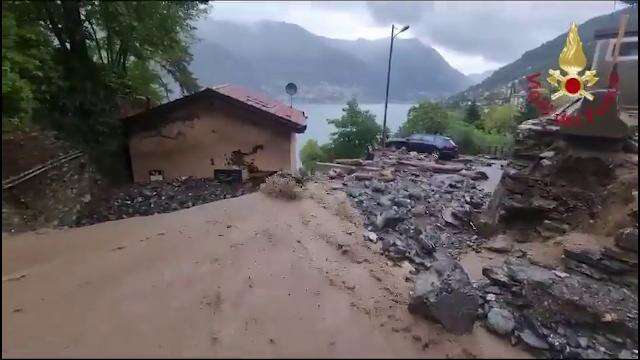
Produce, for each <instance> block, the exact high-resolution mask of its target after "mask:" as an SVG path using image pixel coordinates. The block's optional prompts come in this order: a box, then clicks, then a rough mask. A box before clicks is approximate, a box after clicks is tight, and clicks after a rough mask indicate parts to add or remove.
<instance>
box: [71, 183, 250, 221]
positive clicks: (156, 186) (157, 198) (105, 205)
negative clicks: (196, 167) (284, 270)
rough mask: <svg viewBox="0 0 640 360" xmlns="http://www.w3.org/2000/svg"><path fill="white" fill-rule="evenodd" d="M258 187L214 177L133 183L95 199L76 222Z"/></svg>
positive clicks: (182, 205)
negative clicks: (231, 182)
mask: <svg viewBox="0 0 640 360" xmlns="http://www.w3.org/2000/svg"><path fill="white" fill-rule="evenodd" d="M253 190H255V189H253V188H252V187H250V185H249V184H247V185H231V184H225V183H221V182H218V181H216V180H214V179H212V178H202V179H198V178H192V177H187V178H179V179H175V180H169V181H153V182H150V183H147V184H132V185H129V186H127V187H125V188H121V189H118V190H114V191H112V192H110V193H108V194H107V195H106V196H104V197H103V198H100V199H93V200H92V201H90V202H89V203H88V204H87V207H86V208H85V211H84V213H83V214H81V215H80V216H79V217H78V218H77V219H76V223H75V224H76V226H84V225H90V224H95V223H99V222H103V221H109V220H117V219H124V218H129V217H133V216H146V215H153V214H159V213H165V212H171V211H176V210H180V209H186V208H190V207H193V206H196V205H202V204H205V203H208V202H212V201H216V200H221V199H227V198H232V197H236V196H240V195H243V194H246V193H248V192H251V191H253Z"/></svg>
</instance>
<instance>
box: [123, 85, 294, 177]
mask: <svg viewBox="0 0 640 360" xmlns="http://www.w3.org/2000/svg"><path fill="white" fill-rule="evenodd" d="M122 121H123V122H124V123H125V124H126V127H127V129H128V133H129V154H130V157H131V168H132V174H133V180H134V181H135V182H147V181H152V180H159V179H173V178H177V177H183V176H193V177H212V176H214V173H215V171H216V170H232V169H237V170H243V171H245V172H246V173H249V174H251V173H261V172H271V171H279V170H292V169H295V166H296V134H298V133H302V132H304V131H305V129H306V115H305V114H304V113H303V112H302V111H299V110H297V109H294V108H291V107H289V106H287V105H285V104H283V103H281V102H278V101H275V100H272V99H269V98H267V97H266V96H264V95H263V94H260V93H257V92H254V91H251V90H248V89H245V88H242V87H239V86H235V85H224V86H219V87H216V88H206V89H204V90H202V91H200V92H198V93H196V94H193V95H189V96H186V97H183V98H181V99H178V100H174V101H172V102H169V103H166V104H163V105H160V106H157V107H155V108H152V109H149V110H146V111H143V112H140V113H138V114H135V115H132V116H129V117H126V118H123V119H122Z"/></svg>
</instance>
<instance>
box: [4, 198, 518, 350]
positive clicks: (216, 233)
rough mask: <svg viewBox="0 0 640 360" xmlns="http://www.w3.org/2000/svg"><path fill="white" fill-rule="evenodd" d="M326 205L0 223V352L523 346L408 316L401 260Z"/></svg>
mask: <svg viewBox="0 0 640 360" xmlns="http://www.w3.org/2000/svg"><path fill="white" fill-rule="evenodd" d="M319 193H321V192H319ZM316 195H317V194H316ZM317 197H318V196H316V198H317ZM335 204H336V202H335V200H334V199H328V200H326V201H323V203H322V204H319V203H318V201H317V200H313V199H304V200H299V201H293V202H287V201H282V200H275V199H271V198H268V197H266V196H265V195H263V194H260V193H254V194H251V195H246V196H242V197H239V198H234V199H228V200H223V201H219V202H215V203H210V204H205V205H201V206H197V207H194V208H190V209H187V210H182V211H178V212H174V213H167V214H159V215H153V216H149V217H137V218H130V219H126V220H119V221H112V222H107V223H101V224H97V225H93V226H88V227H83V228H73V229H65V230H42V231H38V232H30V233H24V234H20V235H8V234H3V239H2V275H3V281H2V317H3V321H2V338H3V341H2V355H3V357H4V356H43V355H54V356H127V355H130V356H286V357H292V356H304V357H344V356H360V357H363V356H369V357H371V356H378V357H403V356H420V357H444V356H453V357H472V356H478V357H507V358H509V357H527V354H526V353H524V352H523V351H521V350H520V349H519V348H513V347H510V346H509V345H508V344H507V343H505V342H504V341H502V340H501V339H499V338H497V337H494V336H493V335H491V334H489V333H487V332H486V331H485V330H484V329H483V328H480V327H478V328H477V329H475V331H474V332H473V333H472V334H470V335H466V336H461V337H459V336H453V335H449V334H447V333H445V332H444V331H443V330H442V328H441V327H440V326H438V325H435V324H434V323H431V322H428V321H426V320H423V319H417V318H413V317H412V316H411V315H410V314H409V313H408V312H407V311H406V302H407V298H408V292H409V289H410V285H411V284H409V283H407V282H405V281H404V280H403V279H404V276H405V275H406V273H407V271H408V268H406V267H404V268H403V267H397V266H392V265H390V264H389V263H387V261H386V260H385V258H384V257H383V256H381V255H378V253H377V252H375V249H372V248H369V246H375V245H370V243H369V242H364V241H362V237H361V236H362V235H361V232H360V230H359V228H358V227H356V226H355V225H353V224H352V223H349V222H347V221H344V220H341V218H339V217H338V216H336V215H334V214H333V211H334V209H335ZM338 208H340V206H338ZM476 326H478V325H476Z"/></svg>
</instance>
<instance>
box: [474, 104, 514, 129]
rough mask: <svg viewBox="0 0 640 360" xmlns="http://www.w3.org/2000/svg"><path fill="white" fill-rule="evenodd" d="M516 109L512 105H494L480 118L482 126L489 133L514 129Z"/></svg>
mask: <svg viewBox="0 0 640 360" xmlns="http://www.w3.org/2000/svg"><path fill="white" fill-rule="evenodd" d="M515 117H516V110H515V109H514V107H513V106H512V105H509V104H507V105H494V106H490V107H489V111H488V112H487V113H486V114H485V116H484V118H483V120H482V127H483V128H484V130H485V131H488V132H491V133H500V134H506V133H510V132H513V131H514V130H515V120H514V118H515Z"/></svg>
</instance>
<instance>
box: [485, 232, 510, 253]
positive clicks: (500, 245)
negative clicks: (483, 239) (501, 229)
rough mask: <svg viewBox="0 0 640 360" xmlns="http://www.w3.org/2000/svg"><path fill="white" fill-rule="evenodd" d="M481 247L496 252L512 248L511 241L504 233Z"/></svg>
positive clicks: (506, 251)
mask: <svg viewBox="0 0 640 360" xmlns="http://www.w3.org/2000/svg"><path fill="white" fill-rule="evenodd" d="M482 247H483V248H485V249H487V250H489V251H493V252H497V253H508V252H511V250H513V242H512V241H511V239H510V238H509V237H508V236H506V235H498V236H497V237H496V238H495V239H493V240H491V241H490V242H488V243H486V244H484V245H483V246H482Z"/></svg>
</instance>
